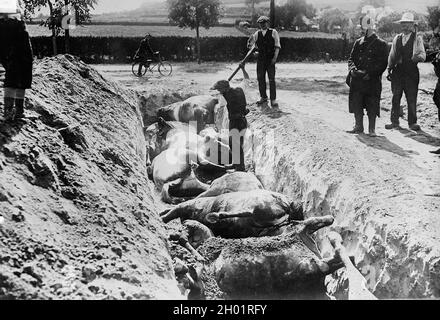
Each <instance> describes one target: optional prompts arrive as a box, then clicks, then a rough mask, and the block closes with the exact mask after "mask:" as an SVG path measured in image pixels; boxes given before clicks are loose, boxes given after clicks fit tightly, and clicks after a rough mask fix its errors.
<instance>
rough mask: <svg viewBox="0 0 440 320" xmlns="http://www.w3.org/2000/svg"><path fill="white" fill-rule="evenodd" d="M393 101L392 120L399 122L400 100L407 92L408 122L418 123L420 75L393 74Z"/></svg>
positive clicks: (410, 123)
mask: <svg viewBox="0 0 440 320" xmlns="http://www.w3.org/2000/svg"><path fill="white" fill-rule="evenodd" d="M391 91H392V92H393V103H392V107H391V122H392V123H395V124H399V116H400V101H401V100H402V95H403V93H405V97H406V101H407V104H408V124H409V125H412V124H415V123H417V94H418V91H419V76H418V75H414V76H413V75H411V76H410V75H408V74H402V73H399V74H393V77H392V80H391Z"/></svg>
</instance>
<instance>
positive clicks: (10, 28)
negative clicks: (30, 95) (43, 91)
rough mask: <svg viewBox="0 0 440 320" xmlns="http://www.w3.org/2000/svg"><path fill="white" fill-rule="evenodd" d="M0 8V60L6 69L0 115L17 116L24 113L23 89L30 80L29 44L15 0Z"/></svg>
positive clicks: (29, 84) (10, 118) (17, 117)
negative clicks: (2, 110) (12, 6)
mask: <svg viewBox="0 0 440 320" xmlns="http://www.w3.org/2000/svg"><path fill="white" fill-rule="evenodd" d="M0 10H1V11H2V12H0V63H1V64H2V65H3V67H4V68H5V71H6V74H5V82H4V118H5V120H6V121H10V120H18V119H21V118H23V117H24V99H25V90H26V89H29V88H31V84H32V63H33V54H32V47H31V43H30V40H29V34H28V32H27V31H26V26H25V23H24V21H23V20H22V14H21V8H20V6H19V5H18V1H17V2H16V6H15V7H14V8H0ZM14 107H15V110H14Z"/></svg>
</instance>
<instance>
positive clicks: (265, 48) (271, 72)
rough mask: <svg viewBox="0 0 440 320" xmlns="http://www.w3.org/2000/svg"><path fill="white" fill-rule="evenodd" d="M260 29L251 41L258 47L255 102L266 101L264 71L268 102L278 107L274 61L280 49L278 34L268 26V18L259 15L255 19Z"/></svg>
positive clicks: (262, 102) (261, 102)
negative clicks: (256, 94) (257, 99)
mask: <svg viewBox="0 0 440 320" xmlns="http://www.w3.org/2000/svg"><path fill="white" fill-rule="evenodd" d="M257 22H258V24H259V25H260V30H259V31H257V32H256V33H255V34H254V35H253V40H252V42H253V43H254V44H255V45H256V48H257V49H258V59H257V77H258V88H259V90H260V97H261V99H260V101H258V102H257V104H264V103H266V102H267V93H266V73H267V75H268V77H269V89H270V104H271V106H272V107H274V108H275V107H278V103H277V102H276V98H277V92H276V84H275V63H276V62H277V59H278V53H279V52H280V49H281V44H280V36H279V35H278V32H277V31H276V30H275V29H271V28H269V22H270V20H269V18H268V17H266V16H261V17H260V18H258V20H257Z"/></svg>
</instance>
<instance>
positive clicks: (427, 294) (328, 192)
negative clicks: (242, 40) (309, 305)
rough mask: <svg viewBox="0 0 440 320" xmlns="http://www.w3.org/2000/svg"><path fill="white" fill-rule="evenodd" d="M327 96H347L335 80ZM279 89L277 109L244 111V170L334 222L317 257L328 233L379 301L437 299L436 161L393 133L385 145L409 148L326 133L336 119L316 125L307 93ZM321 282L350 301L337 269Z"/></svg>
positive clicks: (250, 91)
mask: <svg viewBox="0 0 440 320" xmlns="http://www.w3.org/2000/svg"><path fill="white" fill-rule="evenodd" d="M237 84H238V83H237ZM336 84H337V86H338V88H336V89H335V88H334V86H335V85H336ZM243 85H244V86H245V87H246V88H245V92H246V94H247V95H248V97H247V98H248V101H255V100H257V95H256V90H255V89H256V84H255V81H253V82H250V83H244V84H243ZM328 90H330V91H331V94H339V95H340V94H341V92H342V93H345V91H346V89H345V88H343V81H341V83H340V84H338V82H335V81H332V86H331V88H327V86H325V85H324V87H323V88H321V91H322V92H319V93H316V95H317V97H318V99H321V96H322V102H324V100H325V101H328V100H330V101H333V96H331V95H330V96H329V94H328ZM280 91H281V92H280V96H281V98H280V99H279V101H280V112H274V111H273V110H270V109H268V108H260V107H258V106H256V105H255V104H251V105H250V109H251V113H250V115H249V116H248V120H249V123H250V127H251V130H252V132H253V135H252V137H251V138H250V139H249V140H248V144H247V145H248V150H247V151H246V152H247V154H246V161H247V168H248V169H249V170H252V171H254V172H255V174H256V175H257V176H258V177H259V178H260V179H261V181H263V183H264V185H265V187H266V188H267V189H270V190H273V191H277V192H281V193H283V194H286V195H288V196H290V197H291V198H293V199H297V200H300V201H302V202H303V204H304V209H305V212H306V216H307V217H311V216H324V215H327V214H331V215H333V216H334V217H335V223H334V225H333V226H332V228H327V229H326V230H323V231H320V232H319V233H318V236H317V240H318V241H319V243H320V247H321V250H322V252H323V255H324V257H329V256H332V255H333V249H332V248H331V246H330V243H329V241H328V239H327V237H326V234H327V233H328V232H329V231H331V230H335V231H337V232H339V233H340V234H341V235H342V237H343V240H344V245H345V246H346V247H347V250H348V253H349V255H352V256H354V259H355V265H356V267H357V268H358V270H360V271H361V273H362V274H363V275H364V277H365V279H366V281H367V286H368V289H369V290H370V291H371V292H372V293H373V294H374V295H375V296H376V297H378V298H381V299H395V298H438V297H439V296H440V282H439V279H440V245H439V244H440V234H439V233H438V230H439V228H440V219H439V218H438V214H437V212H438V208H439V207H440V201H439V199H438V195H436V190H438V188H439V184H438V182H439V181H438V180H437V179H436V174H437V177H438V173H439V170H438V167H437V165H436V162H435V161H434V162H431V161H430V160H429V159H428V157H427V156H422V155H421V154H420V153H421V151H420V149H417V152H411V151H410V148H411V147H414V145H412V144H410V143H408V142H406V140H405V141H403V140H394V139H400V137H396V133H393V132H391V133H390V135H391V138H390V140H391V139H393V140H392V141H397V142H398V143H401V144H402V145H403V146H405V145H404V144H405V143H407V144H409V146H408V150H407V149H404V147H400V146H399V145H397V144H396V145H394V144H393V143H392V142H390V141H388V139H387V138H386V137H383V136H382V137H379V138H378V139H377V140H370V139H369V138H368V137H367V136H352V135H348V134H343V133H342V132H343V131H342V130H341V129H340V128H338V127H334V126H333V123H334V122H335V121H336V122H337V121H338V120H337V119H336V118H337V117H334V118H333V116H334V113H333V114H332V115H331V114H330V113H329V114H328V118H327V119H326V120H325V121H323V120H322V119H321V118H320V117H319V116H318V117H316V115H315V114H314V113H316V112H321V113H325V111H327V110H325V111H323V110H322V109H323V108H321V109H319V108H318V109H317V110H316V111H315V110H314V109H309V108H308V106H307V105H302V103H307V101H306V100H305V97H306V96H307V94H308V92H307V90H306V91H305V92H301V93H299V92H291V91H289V92H287V91H283V90H280ZM198 93H201V94H204V93H205V94H206V92H205V91H202V90H200V91H199V92H198ZM307 97H308V98H309V96H307ZM335 99H338V98H336V96H335ZM339 99H340V98H339ZM303 100H304V101H303ZM339 103H340V100H339V101H338V104H339ZM224 115H225V112H224V110H223V111H219V113H218V115H217V121H216V123H217V127H218V128H225V127H226V126H227V119H226V118H225V117H224ZM324 116H325V115H324ZM344 116H346V114H344ZM327 121H328V122H327ZM422 121H426V120H425V119H422ZM408 137H411V135H407V136H406V138H408ZM420 137H421V138H423V136H422V135H420ZM414 140H417V139H414ZM423 151H425V147H423ZM420 160H423V161H420ZM435 168H437V169H435ZM326 284H327V292H328V294H329V295H331V296H334V297H335V298H337V299H347V297H348V290H347V288H348V279H347V277H346V275H345V274H344V271H343V270H342V271H339V272H338V273H336V274H335V275H333V276H329V277H328V278H327V279H326Z"/></svg>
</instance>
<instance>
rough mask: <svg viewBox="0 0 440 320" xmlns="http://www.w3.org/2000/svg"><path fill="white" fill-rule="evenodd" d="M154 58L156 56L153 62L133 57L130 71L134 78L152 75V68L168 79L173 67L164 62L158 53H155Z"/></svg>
mask: <svg viewBox="0 0 440 320" xmlns="http://www.w3.org/2000/svg"><path fill="white" fill-rule="evenodd" d="M154 55H155V56H157V58H156V61H153V60H151V59H147V60H145V59H143V60H140V59H139V57H134V60H135V62H134V63H133V65H132V66H131V71H132V72H133V74H134V75H135V76H136V77H139V78H141V77H143V76H145V74H146V73H147V71H148V72H149V73H151V75H152V74H153V71H154V68H155V67H157V71H159V73H160V74H161V75H162V76H164V77H168V76H170V75H171V73H172V72H173V66H172V65H171V63H169V62H167V61H164V60H163V59H162V57H161V55H160V52H159V51H158V52H155V53H154Z"/></svg>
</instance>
